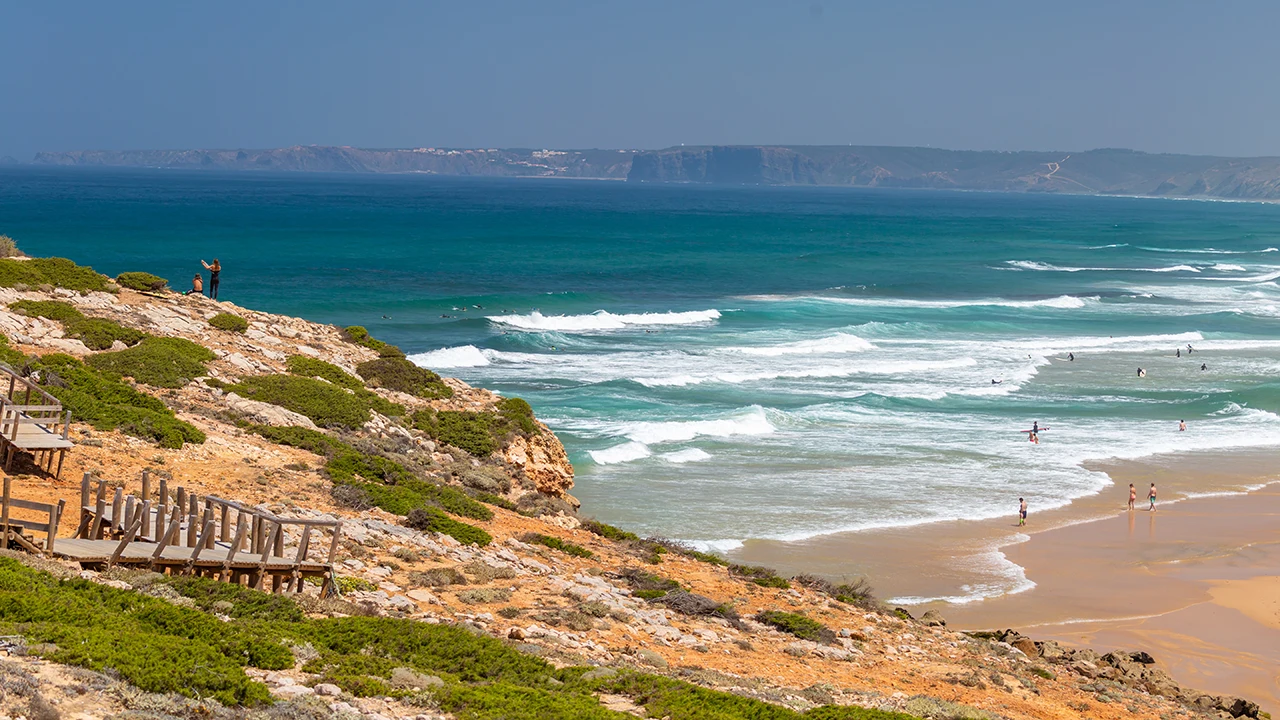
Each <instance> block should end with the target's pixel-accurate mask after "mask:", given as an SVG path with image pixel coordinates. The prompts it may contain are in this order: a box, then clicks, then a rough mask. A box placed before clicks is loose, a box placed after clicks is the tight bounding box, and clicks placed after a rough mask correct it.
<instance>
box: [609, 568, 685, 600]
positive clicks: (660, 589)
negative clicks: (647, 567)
mask: <svg viewBox="0 0 1280 720" xmlns="http://www.w3.org/2000/svg"><path fill="white" fill-rule="evenodd" d="M620 575H621V576H622V579H623V580H624V581H625V582H626V583H627V587H629V588H631V594H632V595H634V596H636V597H638V598H642V599H644V600H653V599H654V598H660V597H662V596H664V595H666V594H667V593H669V592H676V591H678V590H681V587H680V583H678V582H676V581H675V580H671V579H670V578H664V577H662V576H661V575H654V574H653V573H649V572H645V571H644V570H641V569H639V568H623V570H622V572H621V573H620Z"/></svg>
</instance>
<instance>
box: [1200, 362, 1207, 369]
mask: <svg viewBox="0 0 1280 720" xmlns="http://www.w3.org/2000/svg"><path fill="white" fill-rule="evenodd" d="M1200 369H1201V370H1208V369H1209V364H1208V363H1200Z"/></svg>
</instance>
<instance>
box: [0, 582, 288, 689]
mask: <svg viewBox="0 0 1280 720" xmlns="http://www.w3.org/2000/svg"><path fill="white" fill-rule="evenodd" d="M0 628H2V629H3V632H5V633H6V634H20V635H23V636H24V637H26V639H27V641H28V642H31V643H53V644H55V645H57V646H58V649H57V650H56V651H54V652H52V653H50V654H49V655H47V656H46V658H47V659H48V660H51V661H53V662H57V663H63V664H66V665H77V666H80V667H85V668H89V669H91V670H96V671H102V670H105V669H106V668H112V669H113V670H114V671H115V672H117V673H119V674H120V676H121V677H122V678H123V679H125V680H127V681H128V682H129V683H131V684H133V685H135V686H137V687H139V688H141V689H143V690H147V691H149V692H157V693H175V692H176V693H182V694H184V695H187V696H190V697H210V698H214V699H216V700H218V701H220V702H222V703H225V704H228V705H242V704H243V705H257V704H263V703H268V702H270V700H271V697H270V695H269V694H268V693H267V689H266V687H264V686H263V685H262V684H260V683H256V682H253V681H251V680H250V679H249V678H248V677H246V676H245V674H244V670H243V667H242V666H243V665H244V664H246V663H248V664H250V665H254V666H256V667H261V668H263V669H270V670H279V669H283V668H284V667H288V666H291V665H292V664H293V658H292V655H291V654H290V653H289V651H288V650H287V649H285V648H283V647H282V646H281V645H280V644H279V643H278V642H275V641H274V640H272V639H270V638H264V637H261V636H259V635H257V634H255V633H250V632H247V631H246V630H245V628H244V627H243V626H240V625H237V624H234V623H233V624H228V623H223V622H220V621H219V620H217V619H216V618H214V617H212V616H211V615H208V614H206V613H203V612H201V611H199V610H194V609H189V608H183V607H179V606H177V605H173V604H171V603H169V602H166V601H164V600H160V599H158V598H153V597H147V596H144V595H140V594H138V593H134V592H128V591H124V590H117V589H115V588H111V587H107V586H105V585H98V584H95V583H91V582H88V581H86V580H79V579H75V580H63V581H58V580H55V579H54V578H52V577H51V576H49V575H47V574H45V573H40V572H37V571H35V570H32V569H30V568H27V567H25V566H23V565H21V564H19V563H18V562H17V561H15V560H12V559H9V558H0ZM286 656H287V659H286Z"/></svg>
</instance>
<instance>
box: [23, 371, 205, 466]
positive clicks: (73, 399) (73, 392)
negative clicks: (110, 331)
mask: <svg viewBox="0 0 1280 720" xmlns="http://www.w3.org/2000/svg"><path fill="white" fill-rule="evenodd" d="M112 354H114V353H112ZM37 366H38V367H39V368H40V369H43V370H45V371H47V372H50V373H52V374H53V375H54V376H56V377H57V378H58V379H60V380H61V384H59V383H56V382H53V378H52V377H49V376H47V375H46V376H45V377H44V378H42V380H43V381H44V382H45V385H44V389H45V390H46V391H47V392H48V393H49V394H51V395H53V396H54V397H56V398H58V400H59V401H61V402H62V405H63V407H64V408H66V409H67V410H70V411H71V416H72V418H73V419H75V420H79V421H81V422H86V423H89V424H90V425H92V426H93V427H95V428H97V429H98V430H117V429H118V430H120V431H121V432H123V433H125V434H127V435H133V436H135V437H140V438H143V439H146V440H151V441H153V442H155V443H157V444H158V445H160V446H161V447H165V448H171V449H177V448H180V447H182V446H183V444H184V443H203V442H204V441H205V434H204V433H203V432H201V431H200V430H199V429H198V428H196V427H195V426H194V425H191V424H189V423H186V422H183V421H182V420H179V419H177V418H176V417H174V415H173V411H172V410H170V409H169V408H168V407H166V406H165V404H164V403H163V402H161V401H160V400H159V399H157V398H155V397H152V396H151V395H147V394H146V393H143V392H139V391H138V390H135V389H134V388H132V387H130V386H129V385H127V384H126V383H123V382H121V381H120V380H119V378H117V377H114V376H111V375H108V374H104V373H101V372H98V371H97V370H95V369H94V368H92V367H89V366H87V365H85V364H84V363H81V362H80V361H79V360H77V359H75V358H73V357H71V356H70V355H63V354H61V353H52V354H49V355H45V356H43V357H41V358H40V359H39V361H38V363H37Z"/></svg>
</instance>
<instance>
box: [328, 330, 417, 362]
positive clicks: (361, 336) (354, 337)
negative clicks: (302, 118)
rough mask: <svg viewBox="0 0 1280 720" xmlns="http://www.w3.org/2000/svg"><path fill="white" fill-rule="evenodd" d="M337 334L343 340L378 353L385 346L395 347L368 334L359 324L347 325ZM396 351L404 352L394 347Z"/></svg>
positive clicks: (385, 347)
mask: <svg viewBox="0 0 1280 720" xmlns="http://www.w3.org/2000/svg"><path fill="white" fill-rule="evenodd" d="M339 334H340V335H341V336H342V339H343V340H346V341H347V342H349V343H352V344H355V345H359V346H361V347H367V348H369V349H370V350H377V351H378V352H380V353H381V352H382V351H383V350H385V349H387V348H395V346H394V345H389V344H387V343H384V342H382V341H381V340H379V339H377V338H375V337H374V336H372V335H370V334H369V331H368V330H366V329H365V328H364V327H363V326H361V325H349V326H347V327H345V328H343V329H342V331H341V332H340V333H339ZM396 352H397V353H399V354H401V355H403V354H404V353H400V352H399V348H396Z"/></svg>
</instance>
